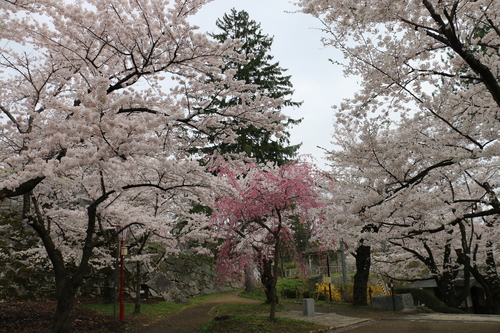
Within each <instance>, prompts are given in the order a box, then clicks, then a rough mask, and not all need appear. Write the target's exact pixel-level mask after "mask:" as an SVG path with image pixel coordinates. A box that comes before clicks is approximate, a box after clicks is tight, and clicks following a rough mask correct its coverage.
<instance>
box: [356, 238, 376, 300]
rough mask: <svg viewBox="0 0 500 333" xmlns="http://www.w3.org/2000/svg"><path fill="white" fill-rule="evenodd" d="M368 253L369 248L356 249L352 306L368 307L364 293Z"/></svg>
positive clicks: (368, 268) (367, 274)
mask: <svg viewBox="0 0 500 333" xmlns="http://www.w3.org/2000/svg"><path fill="white" fill-rule="evenodd" d="M361 244H362V243H361ZM370 251H371V248H370V247H369V246H366V245H360V246H359V247H358V248H357V249H356V254H355V258H356V274H354V287H353V299H352V305H356V306H357V305H368V300H367V297H366V292H367V288H368V278H369V275H370V264H371V259H370Z"/></svg>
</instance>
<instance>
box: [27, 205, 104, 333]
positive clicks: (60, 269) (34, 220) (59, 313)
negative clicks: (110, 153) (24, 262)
mask: <svg viewBox="0 0 500 333" xmlns="http://www.w3.org/2000/svg"><path fill="white" fill-rule="evenodd" d="M105 198H106V196H102V197H101V198H99V199H98V200H96V201H94V203H93V204H91V205H90V206H89V207H88V208H87V214H88V224H87V233H86V237H85V245H84V246H83V249H82V250H83V251H82V256H81V260H80V265H79V266H78V268H77V269H76V270H75V271H72V272H70V271H69V270H68V269H67V267H66V265H65V262H64V256H63V254H62V253H61V251H60V250H59V249H58V248H57V247H56V245H55V244H54V241H53V239H52V238H51V235H50V232H49V229H48V227H47V226H46V225H45V221H44V217H43V213H42V210H41V208H40V205H39V204H38V202H37V200H36V198H35V197H34V196H31V201H32V203H33V208H34V209H33V210H34V213H33V214H30V215H28V217H27V218H28V221H29V223H30V225H31V227H32V228H33V229H34V230H35V231H36V233H37V234H38V235H39V236H40V238H41V240H42V242H43V245H44V247H45V250H46V251H47V255H48V257H49V259H50V261H51V263H52V267H53V268H54V277H55V280H56V289H57V299H56V300H57V306H56V312H55V314H54V319H53V321H52V329H51V332H52V333H68V332H70V330H71V321H70V318H69V315H70V313H71V310H72V309H73V305H74V303H75V294H76V290H77V288H78V287H79V286H81V285H82V283H83V277H84V275H85V272H86V271H87V269H88V267H89V259H90V258H91V257H92V251H93V249H94V248H95V247H96V246H99V245H100V243H94V242H93V237H94V234H95V226H96V216H97V213H96V210H97V206H98V205H99V203H100V202H102V201H104V200H105Z"/></svg>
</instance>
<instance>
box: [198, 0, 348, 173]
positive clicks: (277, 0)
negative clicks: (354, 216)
mask: <svg viewBox="0 0 500 333" xmlns="http://www.w3.org/2000/svg"><path fill="white" fill-rule="evenodd" d="M231 8H235V9H236V10H238V11H240V10H245V11H247V12H248V13H249V15H250V19H252V20H254V21H256V22H258V23H260V24H261V28H262V31H263V32H264V33H265V34H268V35H269V36H273V37H274V42H273V46H272V50H271V54H272V55H273V56H274V60H275V61H278V62H279V63H280V66H281V67H282V68H285V69H288V71H287V72H286V74H288V75H291V76H292V78H291V81H292V84H293V86H294V90H295V94H294V96H293V99H294V100H295V101H303V102H304V104H303V105H302V106H301V107H300V108H298V109H296V110H293V109H287V110H285V113H286V114H288V115H289V116H291V117H292V118H295V119H297V118H304V119H303V121H302V123H301V124H300V125H298V126H296V127H295V128H293V129H292V130H291V131H290V133H291V141H292V143H293V144H297V143H301V142H302V147H301V149H300V151H299V153H300V154H310V155H313V156H314V157H315V158H316V159H317V163H318V166H319V167H321V168H325V161H324V159H323V157H324V153H323V150H322V149H320V148H318V146H319V147H323V148H326V149H331V148H332V147H333V145H332V144H331V134H332V131H333V127H332V123H333V110H332V105H336V104H339V103H340V102H341V101H342V99H343V98H345V97H350V96H352V94H353V93H354V91H355V90H356V84H355V81H354V80H353V79H347V78H344V77H343V75H342V69H341V68H340V66H338V65H333V64H331V63H330V62H329V60H328V59H334V60H338V61H342V60H343V59H342V55H341V54H340V52H338V51H336V50H334V49H332V48H324V47H323V45H322V44H321V40H320V38H321V36H323V33H322V32H321V31H319V30H318V28H320V27H321V25H320V22H319V21H317V20H316V19H315V18H313V17H312V16H309V15H305V14H302V13H289V12H294V11H296V10H297V7H296V6H294V5H293V4H292V3H290V2H289V0H214V1H213V2H211V3H209V4H208V5H206V6H204V7H203V8H202V9H201V10H200V11H199V12H198V13H197V14H196V15H195V16H194V17H193V18H192V19H191V20H190V21H191V22H192V23H194V24H196V25H198V26H200V30H201V31H207V32H214V31H218V30H217V28H216V26H215V21H216V20H217V18H220V17H222V16H223V15H224V14H225V13H229V11H230V10H231Z"/></svg>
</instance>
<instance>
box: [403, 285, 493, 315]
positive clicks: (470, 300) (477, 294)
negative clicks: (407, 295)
mask: <svg viewBox="0 0 500 333" xmlns="http://www.w3.org/2000/svg"><path fill="white" fill-rule="evenodd" d="M454 287H455V293H456V294H459V293H461V292H462V290H463V288H464V280H463V279H458V280H457V281H455V286H454ZM410 288H418V289H423V290H426V291H428V292H430V293H431V294H432V295H434V296H436V295H437V283H436V281H435V280H434V279H432V278H429V279H424V280H419V281H415V282H413V283H412V284H411V286H410ZM469 288H470V293H469V296H467V298H466V299H465V301H464V302H463V303H462V304H461V305H460V309H461V310H463V311H466V312H468V313H487V312H486V308H485V305H486V295H485V292H484V288H483V287H482V286H481V285H480V284H479V282H477V281H476V280H475V279H474V278H471V279H470V283H469Z"/></svg>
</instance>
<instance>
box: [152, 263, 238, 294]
mask: <svg viewBox="0 0 500 333" xmlns="http://www.w3.org/2000/svg"><path fill="white" fill-rule="evenodd" d="M144 284H145V285H147V286H148V287H149V288H150V289H149V290H150V293H151V295H152V296H161V297H163V298H164V299H165V300H166V301H168V302H187V299H188V298H190V297H196V296H202V295H209V294H214V293H218V292H222V291H226V290H231V289H236V288H240V287H241V286H242V285H241V282H240V281H234V282H229V283H224V284H221V283H219V282H218V276H217V271H216V268H215V266H214V265H212V264H210V263H207V262H204V261H202V260H198V259H195V258H194V257H178V258H168V259H166V260H165V261H164V262H163V263H162V265H161V272H160V273H156V274H154V275H152V276H151V278H150V279H149V280H148V281H146V282H145V283H144Z"/></svg>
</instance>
